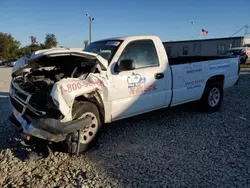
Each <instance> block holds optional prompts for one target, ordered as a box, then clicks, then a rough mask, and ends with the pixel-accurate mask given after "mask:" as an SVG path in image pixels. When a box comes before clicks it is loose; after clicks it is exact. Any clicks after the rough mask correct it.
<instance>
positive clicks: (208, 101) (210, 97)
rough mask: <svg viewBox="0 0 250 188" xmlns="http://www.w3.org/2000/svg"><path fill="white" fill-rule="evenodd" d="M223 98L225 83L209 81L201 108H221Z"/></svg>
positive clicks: (208, 110)
mask: <svg viewBox="0 0 250 188" xmlns="http://www.w3.org/2000/svg"><path fill="white" fill-rule="evenodd" d="M222 100H223V84H222V83H208V84H207V85H206V88H205V90H204V93H203V96H202V98H201V100H200V104H201V108H202V110H203V111H207V112H215V111H217V110H218V109H219V108H220V106H221V103H222Z"/></svg>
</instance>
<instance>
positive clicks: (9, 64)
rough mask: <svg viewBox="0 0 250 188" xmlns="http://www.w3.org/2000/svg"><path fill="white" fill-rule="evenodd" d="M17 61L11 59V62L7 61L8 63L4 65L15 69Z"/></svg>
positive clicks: (4, 62)
mask: <svg viewBox="0 0 250 188" xmlns="http://www.w3.org/2000/svg"><path fill="white" fill-rule="evenodd" d="M16 60H17V59H10V60H7V61H3V62H2V65H4V66H8V67H13V66H14V65H15V63H16Z"/></svg>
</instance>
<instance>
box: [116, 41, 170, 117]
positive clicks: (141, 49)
mask: <svg viewBox="0 0 250 188" xmlns="http://www.w3.org/2000/svg"><path fill="white" fill-rule="evenodd" d="M122 60H133V62H134V63H135V69H134V70H125V71H121V72H118V73H115V74H113V75H112V84H113V86H112V108H111V109H112V119H113V120H117V119H122V118H125V117H128V116H133V115H137V114H140V113H143V112H147V111H151V110H154V109H158V108H162V107H163V106H164V102H165V97H166V96H165V95H166V81H165V77H164V72H165V67H164V65H163V64H162V63H161V62H160V60H159V58H158V54H157V51H156V48H155V45H154V42H153V41H152V40H138V41H132V42H130V43H128V44H127V46H126V47H125V48H124V50H123V52H122V54H121V56H120V58H119V60H118V64H119V62H121V61H122Z"/></svg>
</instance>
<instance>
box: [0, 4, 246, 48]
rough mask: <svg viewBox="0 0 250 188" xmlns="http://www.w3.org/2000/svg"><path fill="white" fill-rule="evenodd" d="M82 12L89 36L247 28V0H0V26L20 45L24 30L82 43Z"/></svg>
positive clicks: (176, 36) (164, 35)
mask: <svg viewBox="0 0 250 188" xmlns="http://www.w3.org/2000/svg"><path fill="white" fill-rule="evenodd" d="M86 13H89V15H91V16H92V17H94V21H93V22H92V41H95V40H99V39H104V38H109V37H117V36H130V35H157V36H159V37H160V38H161V40H163V41H169V40H188V39H190V38H191V37H193V38H199V37H200V32H201V29H202V28H203V29H205V30H207V31H208V36H202V37H201V38H214V37H229V36H231V35H232V34H233V33H234V32H236V31H237V30H239V29H240V28H241V27H243V26H244V25H246V24H248V25H249V29H248V31H249V32H250V0H237V1H236V0H227V1H226V0H223V1H222V0H209V1H201V0H170V1H167V0H126V1H120V0H89V1H85V0H39V1H38V0H0V32H4V33H11V34H12V36H13V37H14V38H15V39H16V40H19V41H20V42H21V45H22V46H25V45H27V44H30V38H29V37H30V36H36V38H37V41H38V42H44V39H45V35H46V34H47V33H54V34H55V35H56V38H57V40H58V42H59V45H60V46H65V47H83V46H84V40H88V39H89V25H88V18H87V17H86V15H85V14H86ZM191 22H194V24H191ZM240 35H244V30H242V31H241V32H239V33H238V34H237V35H236V36H240Z"/></svg>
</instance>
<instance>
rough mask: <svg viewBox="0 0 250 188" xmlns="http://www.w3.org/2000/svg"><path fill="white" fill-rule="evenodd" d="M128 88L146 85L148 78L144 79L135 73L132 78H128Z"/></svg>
mask: <svg viewBox="0 0 250 188" xmlns="http://www.w3.org/2000/svg"><path fill="white" fill-rule="evenodd" d="M127 82H128V88H132V87H136V86H139V85H141V84H144V83H146V77H142V76H141V75H140V74H138V73H135V72H133V73H132V75H131V76H128V78H127Z"/></svg>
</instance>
